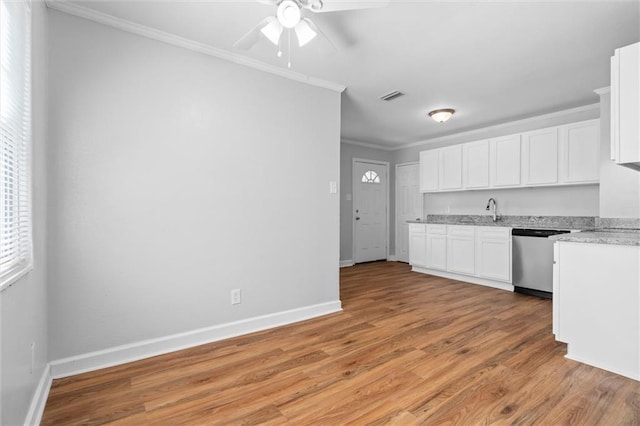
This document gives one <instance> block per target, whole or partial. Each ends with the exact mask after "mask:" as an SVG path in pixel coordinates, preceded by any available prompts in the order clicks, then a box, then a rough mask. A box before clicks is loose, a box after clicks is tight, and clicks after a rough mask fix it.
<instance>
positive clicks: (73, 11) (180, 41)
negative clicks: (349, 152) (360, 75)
mask: <svg viewBox="0 0 640 426" xmlns="http://www.w3.org/2000/svg"><path fill="white" fill-rule="evenodd" d="M45 3H46V5H47V7H49V8H51V9H54V10H57V11H60V12H64V13H67V14H69V15H74V16H78V17H80V18H84V19H88V20H90V21H93V22H97V23H100V24H103V25H107V26H110V27H113V28H117V29H119V30H122V31H126V32H129V33H133V34H136V35H139V36H142V37H147V38H150V39H153V40H157V41H161V42H163V43H167V44H171V45H173V46H177V47H182V48H184V49H188V50H192V51H194V52H198V53H202V54H205V55H209V56H213V57H215V58H218V59H223V60H226V61H229V62H233V63H235V64H238V65H243V66H246V67H249V68H253V69H256V70H259V71H263V72H267V73H270V74H274V75H277V76H279V77H284V78H287V79H289V80H293V81H297V82H299V83H304V84H308V85H311V86H315V87H320V88H323V89H328V90H332V91H334V92H338V93H342V92H343V91H344V90H345V89H346V86H344V85H341V84H338V83H334V82H331V81H327V80H322V79H319V78H315V77H311V76H308V75H306V74H302V73H298V72H295V71H290V70H287V69H283V68H280V67H277V66H275V65H270V64H267V63H265V62H262V61H258V60H255V59H251V58H248V57H246V56H242V55H238V54H236V53H233V52H229V51H228V50H224V49H220V48H217V47H213V46H210V45H208V44H205V43H200V42H197V41H194V40H190V39H187V38H184V37H180V36H177V35H175V34H172V33H167V32H164V31H160V30H156V29H154V28H150V27H146V26H144V25H140V24H136V23H135V22H131V21H127V20H126V19H121V18H117V17H115V16H113V15H109V14H107V13H103V12H99V11H97V10H93V9H90V8H88V7H84V6H80V5H78V4H75V3H70V2H69V1H67V0H45Z"/></svg>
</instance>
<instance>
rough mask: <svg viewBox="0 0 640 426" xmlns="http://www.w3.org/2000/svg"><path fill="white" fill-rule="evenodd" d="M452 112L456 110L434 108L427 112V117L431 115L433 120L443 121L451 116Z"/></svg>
mask: <svg viewBox="0 0 640 426" xmlns="http://www.w3.org/2000/svg"><path fill="white" fill-rule="evenodd" d="M454 112H456V110H455V109H451V108H442V109H434V110H433V111H431V112H430V113H429V117H431V118H432V119H433V121H437V122H438V123H444V122H445V121H447V120H448V119H450V118H451V116H452V115H453V113H454Z"/></svg>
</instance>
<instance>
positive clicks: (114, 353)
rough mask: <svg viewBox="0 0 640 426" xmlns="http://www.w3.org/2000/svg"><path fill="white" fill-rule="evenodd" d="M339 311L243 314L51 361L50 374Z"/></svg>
mask: <svg viewBox="0 0 640 426" xmlns="http://www.w3.org/2000/svg"><path fill="white" fill-rule="evenodd" d="M340 311H342V304H341V302H340V301H339V300H336V301H332V302H326V303H320V304H317V305H311V306H305V307H302V308H297V309H291V310H288V311H282V312H276V313H273V314H268V315H262V316H258V317H253V318H247V319H244V320H240V321H234V322H229V323H225V324H220V325H215V326H211V327H205V328H201V329H197V330H192V331H187V332H184V333H178V334H173V335H169V336H164V337H160V338H157V339H149V340H143V341H140V342H135V343H130V344H126V345H122V346H116V347H114V348H108V349H104V350H100V351H96V352H89V353H86V354H82V355H77V356H72V357H69V358H63V359H59V360H55V361H51V377H52V378H54V379H59V378H61V377H68V376H73V375H75V374H80V373H85V372H88V371H95V370H99V369H101V368H106V367H112V366H114V365H120V364H124V363H127V362H132V361H138V360H141V359H145V358H150V357H152V356H157V355H163V354H167V353H170V352H174V351H179V350H181V349H187V348H192V347H194V346H198V345H204V344H207V343H212V342H217V341H219V340H224V339H229V338H231V337H237V336H241V335H243V334H248V333H254V332H256V331H262V330H266V329H269V328H273V327H279V326H282V325H287V324H291V323H294V322H298V321H304V320H308V319H311V318H316V317H319V316H322V315H328V314H332V313H335V312H340Z"/></svg>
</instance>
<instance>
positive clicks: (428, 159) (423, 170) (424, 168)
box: [420, 149, 440, 192]
mask: <svg viewBox="0 0 640 426" xmlns="http://www.w3.org/2000/svg"><path fill="white" fill-rule="evenodd" d="M439 151H440V150H438V149H431V150H429V151H421V152H420V191H421V192H432V191H437V190H438V157H439V155H438V153H439Z"/></svg>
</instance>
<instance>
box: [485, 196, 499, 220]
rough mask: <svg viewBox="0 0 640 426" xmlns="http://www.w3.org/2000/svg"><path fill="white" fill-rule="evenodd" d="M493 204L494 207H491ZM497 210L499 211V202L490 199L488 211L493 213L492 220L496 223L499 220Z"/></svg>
mask: <svg viewBox="0 0 640 426" xmlns="http://www.w3.org/2000/svg"><path fill="white" fill-rule="evenodd" d="M491 203H493V206H492V205H491ZM492 207H493V208H492ZM497 209H498V202H497V201H496V200H495V199H494V198H489V201H488V202H487V211H489V210H491V211H492V214H493V218H492V219H493V221H494V222H495V221H497V220H498V215H497V214H496V210H497Z"/></svg>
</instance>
